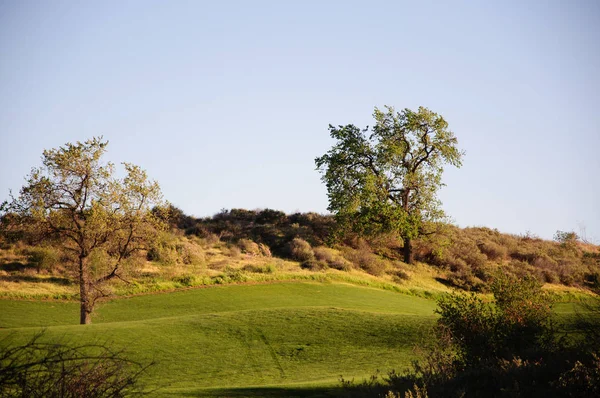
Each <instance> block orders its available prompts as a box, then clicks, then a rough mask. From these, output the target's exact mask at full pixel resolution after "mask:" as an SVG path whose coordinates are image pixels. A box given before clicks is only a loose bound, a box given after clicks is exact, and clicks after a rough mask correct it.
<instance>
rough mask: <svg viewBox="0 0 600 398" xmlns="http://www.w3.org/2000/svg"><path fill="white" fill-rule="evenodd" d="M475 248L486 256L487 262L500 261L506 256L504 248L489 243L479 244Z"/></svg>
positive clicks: (506, 251)
mask: <svg viewBox="0 0 600 398" xmlns="http://www.w3.org/2000/svg"><path fill="white" fill-rule="evenodd" d="M477 247H478V248H479V250H480V251H481V252H482V253H483V254H485V255H486V256H487V258H488V260H502V259H504V258H505V257H506V256H507V254H508V250H507V249H506V247H504V246H500V245H499V244H497V243H494V242H491V241H484V242H480V243H479V244H477Z"/></svg>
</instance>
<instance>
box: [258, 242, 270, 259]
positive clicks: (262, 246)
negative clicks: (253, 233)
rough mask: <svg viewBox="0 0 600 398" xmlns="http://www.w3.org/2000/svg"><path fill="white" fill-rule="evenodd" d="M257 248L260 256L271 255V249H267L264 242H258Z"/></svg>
mask: <svg viewBox="0 0 600 398" xmlns="http://www.w3.org/2000/svg"><path fill="white" fill-rule="evenodd" d="M258 250H259V251H260V254H261V255H262V256H265V257H271V255H272V254H271V249H269V246H267V245H265V244H264V243H259V244H258Z"/></svg>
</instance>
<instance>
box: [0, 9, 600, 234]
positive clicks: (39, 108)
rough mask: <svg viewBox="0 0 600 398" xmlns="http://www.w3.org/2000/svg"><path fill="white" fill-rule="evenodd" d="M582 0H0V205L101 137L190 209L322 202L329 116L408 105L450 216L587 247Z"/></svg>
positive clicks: (589, 166) (591, 202) (595, 131)
mask: <svg viewBox="0 0 600 398" xmlns="http://www.w3.org/2000/svg"><path fill="white" fill-rule="evenodd" d="M599 71H600V2H598V1H594V0H589V1H584V0H580V1H577V0H575V1H570V2H566V1H502V2H491V1H448V2H447V1H422V2H415V1H411V2H408V1H368V2H367V1H325V0H321V1H294V2H292V1H245V2H244V1H114V0H111V1H104V2H75V1H58V0H57V1H31V0H25V1H17V0H14V1H6V0H0V202H1V201H3V200H5V199H8V194H9V190H10V189H12V190H13V191H18V190H19V188H20V187H21V186H22V185H23V182H24V177H25V176H26V174H27V173H28V172H29V170H30V169H31V167H33V166H39V165H40V157H41V154H42V151H43V150H44V149H45V148H55V147H58V146H60V145H63V144H64V143H66V142H73V141H78V140H79V141H83V140H85V139H87V138H90V137H92V136H98V135H103V136H104V138H106V139H108V140H109V141H110V144H109V147H108V155H107V158H108V159H109V160H112V161H114V162H121V161H128V162H132V163H135V164H138V165H140V166H141V167H143V168H145V169H146V170H147V171H148V173H149V175H150V176H151V177H152V178H154V179H156V180H158V181H159V183H160V184H161V187H162V190H163V193H164V196H165V198H166V199H167V200H169V201H170V202H172V203H173V204H175V205H176V206H178V207H180V208H181V209H183V210H184V211H185V212H186V213H188V214H192V215H196V216H207V215H212V214H214V213H216V212H218V211H219V210H220V209H222V208H226V209H230V208H236V207H237V208H247V209H255V208H273V209H279V210H283V211H286V212H288V213H290V212H294V211H315V212H320V213H324V212H326V208H327V196H326V189H325V187H324V185H323V184H322V183H321V181H320V175H319V173H318V172H316V171H315V165H314V158H315V157H317V156H320V155H322V154H323V153H325V152H326V151H327V150H328V149H329V148H330V146H331V144H332V141H331V139H330V138H329V136H328V130H327V126H328V124H330V123H331V124H334V125H341V124H348V123H354V124H356V125H357V126H359V127H364V126H366V125H371V124H372V117H371V115H372V112H373V108H374V107H375V106H378V107H382V106H384V105H392V106H395V107H396V108H397V109H402V108H411V109H416V108H417V107H418V106H420V105H422V106H426V107H428V108H430V109H431V110H433V111H435V112H438V113H440V114H441V115H443V116H444V117H445V119H446V120H447V121H448V123H449V125H450V129H451V130H453V131H454V133H455V134H456V136H457V137H458V140H459V145H460V147H461V148H463V149H465V150H466V152H467V154H466V157H465V159H464V165H463V167H462V168H461V169H453V168H451V167H449V168H447V170H446V173H445V174H444V181H445V183H446V184H447V186H446V187H445V188H443V190H442V191H441V192H440V198H441V199H442V202H443V208H444V209H445V211H446V212H447V213H448V215H450V216H451V217H452V218H453V219H454V221H455V222H456V224H458V225H460V226H462V227H465V226H487V227H490V228H497V229H499V230H500V231H503V232H509V233H515V234H524V233H526V232H527V231H529V232H530V233H532V234H536V235H539V236H541V237H543V238H547V239H551V238H552V236H553V234H554V232H555V231H556V230H574V231H575V232H578V233H580V232H581V228H584V229H585V232H586V235H587V238H588V239H590V240H595V241H596V242H597V243H600V178H599V175H600V156H599V149H600V76H599Z"/></svg>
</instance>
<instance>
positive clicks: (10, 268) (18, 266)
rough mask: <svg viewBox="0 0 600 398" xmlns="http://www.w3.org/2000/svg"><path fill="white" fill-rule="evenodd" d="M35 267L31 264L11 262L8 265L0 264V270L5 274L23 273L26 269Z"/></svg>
mask: <svg viewBox="0 0 600 398" xmlns="http://www.w3.org/2000/svg"><path fill="white" fill-rule="evenodd" d="M35 268H36V265H35V264H33V263H21V262H18V261H13V262H10V263H0V270H2V271H6V272H23V271H25V270H28V269H35Z"/></svg>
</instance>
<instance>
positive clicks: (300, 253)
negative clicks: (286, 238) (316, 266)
mask: <svg viewBox="0 0 600 398" xmlns="http://www.w3.org/2000/svg"><path fill="white" fill-rule="evenodd" d="M288 247H289V253H290V257H291V258H292V259H294V260H296V261H300V262H305V261H310V260H314V258H315V253H314V252H313V249H312V248H311V247H310V244H309V243H308V242H307V241H305V240H304V239H300V238H294V239H292V241H291V242H290V243H289V246H288Z"/></svg>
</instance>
